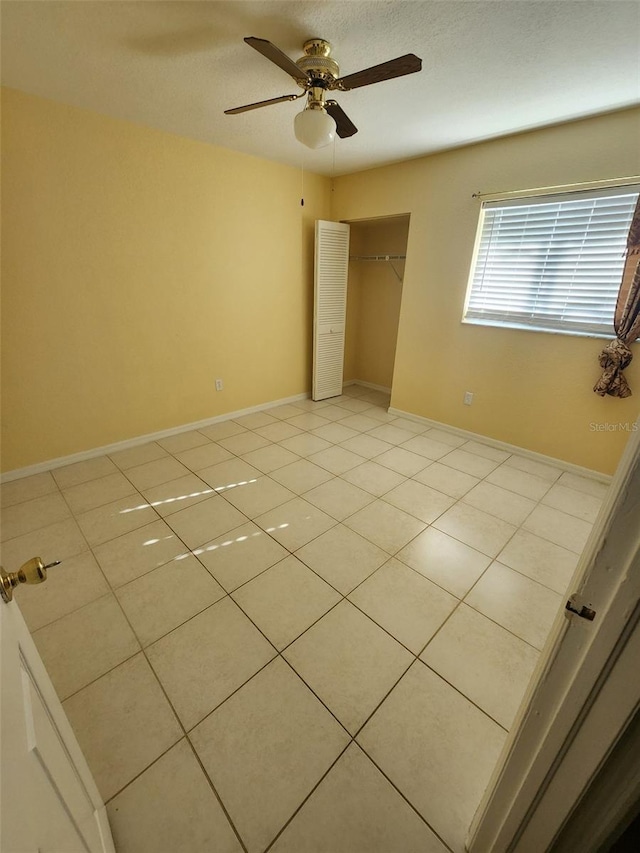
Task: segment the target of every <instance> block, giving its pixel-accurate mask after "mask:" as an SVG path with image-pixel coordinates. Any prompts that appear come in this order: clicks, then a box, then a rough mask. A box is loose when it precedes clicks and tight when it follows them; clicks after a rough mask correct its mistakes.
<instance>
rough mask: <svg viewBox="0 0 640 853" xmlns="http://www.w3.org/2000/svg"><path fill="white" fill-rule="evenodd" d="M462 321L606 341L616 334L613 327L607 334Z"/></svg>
mask: <svg viewBox="0 0 640 853" xmlns="http://www.w3.org/2000/svg"><path fill="white" fill-rule="evenodd" d="M460 322H461V323H462V324H463V325H466V326H489V327H491V328H493V329H517V330H518V331H521V332H544V333H545V334H547V335H569V336H570V337H572V338H596V339H600V340H605V341H611V340H614V339H615V336H616V334H615V332H614V331H613V328H612V329H611V333H610V334H605V333H604V332H581V331H577V330H576V331H574V330H573V329H549V328H545V327H544V326H529V325H527V324H524V323H506V322H505V323H501V322H499V321H498V320H476V319H464V318H463V319H462V320H461V321H460Z"/></svg>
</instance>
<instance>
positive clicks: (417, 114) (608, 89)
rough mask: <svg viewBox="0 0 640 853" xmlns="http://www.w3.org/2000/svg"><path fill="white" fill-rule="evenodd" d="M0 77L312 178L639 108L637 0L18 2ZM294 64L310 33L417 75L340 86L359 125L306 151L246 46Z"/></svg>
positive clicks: (343, 54)
mask: <svg viewBox="0 0 640 853" xmlns="http://www.w3.org/2000/svg"><path fill="white" fill-rule="evenodd" d="M1 15H2V82H3V84H4V85H6V86H10V87H13V88H17V89H22V90H24V91H26V92H31V93H33V94H36V95H41V96H43V97H46V98H52V99H54V100H59V101H63V102H65V103H68V104H72V105H75V106H79V107H84V108H86V109H90V110H94V111H97V112H100V113H104V114H107V115H111V116H116V117H119V118H124V119H129V120H131V121H135V122H140V123H142V124H146V125H150V126H152V127H157V128H162V129H164V130H168V131H171V132H172V133H177V134H180V135H182V136H187V137H192V138H194V139H200V140H203V141H205V142H211V143H214V144H216V145H222V146H225V147H227V148H232V149H235V150H237V151H244V152H246V153H249V154H255V155H257V156H260V157H265V158H267V159H270V160H276V161H280V162H283V163H289V164H292V165H298V166H299V165H300V164H301V163H302V162H303V158H304V166H305V168H306V169H308V170H310V171H315V172H319V173H322V174H327V175H331V174H336V175H339V174H345V173H347V172H352V171H358V170H361V169H365V168H370V167H373V166H377V165H381V164H383V163H389V162H394V161H397V160H403V159H405V158H410V157H417V156H420V155H422V154H427V153H430V152H433V151H439V150H443V149H446V148H452V147H455V146H459V145H463V144H465V143H469V142H474V141H478V140H481V139H487V138H491V137H495V136H501V135H504V134H508V133H513V132H515V131H519V130H524V129H527V128H533V127H539V126H541V125H546V124H552V123H557V122H561V121H566V120H569V119H573V118H578V117H581V116H587V115H592V114H597V113H601V112H605V111H608V110H613V109H618V108H622V107H625V106H629V105H631V104H635V103H638V102H640V3H639V2H636V0H597V2H592V1H591V0H541V1H540V0H497V1H496V2H494V1H493V0H491V2H485V0H464V2H459V0H438V2H433V0H409V2H405V0H393V2H385V0H370V1H369V2H361V0H342V1H341V2H316V3H310V2H295V0H291V1H290V2H282V1H281V0H279V2H270V0H260V2H243V1H242V0H235V2H206V0H204V2H188V1H187V0H185V2H156V0H139V2H102V0H93V2H57V1H56V0H47V2H23V0H4V2H2V5H1ZM250 35H251V36H258V37H260V38H265V39H269V40H271V41H272V42H274V43H275V44H276V45H277V46H278V47H280V48H281V49H282V50H283V51H284V52H285V53H287V54H289V56H291V57H292V58H293V59H296V58H298V57H299V56H300V55H301V54H302V43H303V41H304V40H305V39H307V38H309V37H311V36H320V37H322V38H325V39H328V40H329V41H331V42H332V44H333V48H334V49H333V56H334V57H335V58H336V59H337V60H338V62H339V63H340V69H341V73H342V74H349V73H351V72H353V71H358V70H360V69H361V68H365V67H367V66H370V65H375V64H378V63H380V62H384V61H385V60H387V59H392V58H393V57H396V56H400V55H402V54H404V53H416V54H417V55H418V56H420V57H421V58H422V60H423V70H422V72H421V73H418V74H414V75H411V76H408V77H401V78H398V79H396V80H392V81H386V82H384V83H380V84H377V85H374V86H370V87H366V88H362V89H358V90H354V91H352V92H345V93H338V95H337V100H338V101H339V103H340V105H341V106H342V107H343V109H344V110H345V112H346V113H347V114H348V115H349V117H350V118H351V119H352V121H353V122H354V123H355V124H356V125H357V127H358V128H359V131H360V132H359V133H358V134H357V135H356V136H354V137H352V138H351V139H345V140H338V141H337V142H336V145H335V148H334V146H330V147H329V148H328V149H323V150H321V151H318V152H312V151H309V150H308V149H306V148H304V147H303V146H301V145H300V144H299V143H297V142H296V140H295V138H294V136H293V117H294V115H295V114H296V113H297V112H299V110H300V109H301V108H302V104H303V101H302V100H301V101H298V102H292V103H282V104H278V105H275V106H271V107H265V108H264V109H261V110H255V111H252V112H249V113H244V114H242V115H236V116H225V115H223V110H224V109H227V108H229V107H234V106H238V105H241V104H246V103H251V102H252V101H258V100H262V99H266V98H273V97H276V96H278V95H284V94H289V93H294V92H297V91H299V90H298V88H297V86H296V84H295V83H294V82H293V81H292V80H291V78H290V77H288V75H287V74H285V72H283V71H281V70H280V69H279V68H278V67H276V66H275V65H272V64H271V63H270V62H269V61H268V60H266V59H264V57H262V56H260V55H259V54H258V53H256V52H255V51H254V50H252V49H251V48H250V47H248V46H247V45H245V44H244V42H243V41H242V39H243V37H244V36H250Z"/></svg>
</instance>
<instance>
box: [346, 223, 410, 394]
mask: <svg viewBox="0 0 640 853" xmlns="http://www.w3.org/2000/svg"><path fill="white" fill-rule="evenodd" d="M350 225H351V236H350V247H349V256H350V257H352V258H353V257H369V256H376V255H377V256H380V255H406V251H407V239H408V235H409V216H408V215H406V216H393V217H386V218H384V219H373V220H366V221H359V222H351V223H350ZM391 264H393V267H395V270H396V271H397V273H398V274H399V275H400V277H401V278H402V276H403V274H404V261H403V260H394V261H391V262H389V261H368V260H351V261H350V262H349V281H348V287H347V323H346V336H345V354H344V380H345V382H350V381H360V382H369V383H371V384H373V385H380V386H382V387H384V388H391V384H392V380H393V364H394V361H395V355H396V342H397V338H398V323H399V319H400V303H401V301H402V283H401V281H399V280H398V275H396V273H395V272H394V269H393V267H392V266H391Z"/></svg>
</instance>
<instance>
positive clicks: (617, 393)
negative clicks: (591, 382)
mask: <svg viewBox="0 0 640 853" xmlns="http://www.w3.org/2000/svg"><path fill="white" fill-rule="evenodd" d="M632 359H633V353H632V352H631V350H630V349H629V347H628V346H627V345H626V344H625V343H624V341H621V340H620V339H619V338H616V339H615V340H613V341H611V343H608V344H607V345H606V347H605V348H604V349H603V350H602V352H601V353H600V367H601V368H602V371H603V372H602V376H601V377H600V379H599V380H598V381H597V382H596V384H595V386H594V388H593V390H594V391H595V392H596V394H599V395H600V396H601V397H604V396H605V394H609V395H610V396H611V397H630V396H631V388H629V383H628V382H627V380H626V378H625V376H624V374H623V372H622V371H623V370H624V369H625V367H628V365H629V364H631V360H632Z"/></svg>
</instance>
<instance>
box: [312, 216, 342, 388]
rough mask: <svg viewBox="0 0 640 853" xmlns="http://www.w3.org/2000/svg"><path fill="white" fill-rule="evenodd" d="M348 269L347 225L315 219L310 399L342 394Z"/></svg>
mask: <svg viewBox="0 0 640 853" xmlns="http://www.w3.org/2000/svg"><path fill="white" fill-rule="evenodd" d="M348 269H349V226H348V225H345V224H344V223H343V222H327V221H326V220H324V219H318V220H316V252H315V276H314V279H315V288H314V305H313V382H312V390H311V396H312V397H313V399H314V400H325V399H326V398H327V397H337V396H338V395H340V394H342V372H343V367H344V336H345V328H346V321H347V273H348Z"/></svg>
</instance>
